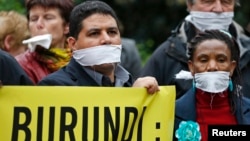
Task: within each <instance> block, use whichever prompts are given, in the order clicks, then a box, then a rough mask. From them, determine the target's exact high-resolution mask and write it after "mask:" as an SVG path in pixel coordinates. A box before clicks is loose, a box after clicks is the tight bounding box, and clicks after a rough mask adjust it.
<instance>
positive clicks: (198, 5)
mask: <svg viewBox="0 0 250 141" xmlns="http://www.w3.org/2000/svg"><path fill="white" fill-rule="evenodd" d="M187 6H188V10H189V11H202V12H216V13H221V12H232V11H234V6H235V0H195V1H194V3H193V4H191V3H188V4H187Z"/></svg>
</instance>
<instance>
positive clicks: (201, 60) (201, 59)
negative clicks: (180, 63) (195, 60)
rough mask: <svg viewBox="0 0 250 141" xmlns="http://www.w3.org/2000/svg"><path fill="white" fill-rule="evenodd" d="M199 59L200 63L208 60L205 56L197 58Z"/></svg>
mask: <svg viewBox="0 0 250 141" xmlns="http://www.w3.org/2000/svg"><path fill="white" fill-rule="evenodd" d="M199 61H200V62H201V63H206V62H207V61H208V59H207V57H201V58H200V59H199Z"/></svg>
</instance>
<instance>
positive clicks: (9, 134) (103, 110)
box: [0, 86, 175, 141]
mask: <svg viewBox="0 0 250 141" xmlns="http://www.w3.org/2000/svg"><path fill="white" fill-rule="evenodd" d="M174 106H175V87H174V86H164V87H163V86H161V87H160V91H159V92H158V93H157V94H154V95H150V94H147V93H146V89H144V88H124V87H123V88H118V87H116V88H107V87H72V86H71V87H65V86H53V87H51V86H3V87H2V88H0V141H10V140H11V141H24V140H28V141H45V140H46V141H80V140H82V141H112V140H114V141H121V140H124V141H157V140H158V141H171V140H172V135H173V125H174Z"/></svg>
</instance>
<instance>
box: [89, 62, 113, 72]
mask: <svg viewBox="0 0 250 141" xmlns="http://www.w3.org/2000/svg"><path fill="white" fill-rule="evenodd" d="M115 67H116V63H105V64H101V65H95V66H94V69H95V70H96V71H99V72H112V71H114V70H115Z"/></svg>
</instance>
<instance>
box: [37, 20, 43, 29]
mask: <svg viewBox="0 0 250 141" xmlns="http://www.w3.org/2000/svg"><path fill="white" fill-rule="evenodd" d="M43 27H44V23H43V19H42V18H39V19H38V20H37V22H36V28H37V29H43Z"/></svg>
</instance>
